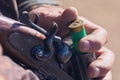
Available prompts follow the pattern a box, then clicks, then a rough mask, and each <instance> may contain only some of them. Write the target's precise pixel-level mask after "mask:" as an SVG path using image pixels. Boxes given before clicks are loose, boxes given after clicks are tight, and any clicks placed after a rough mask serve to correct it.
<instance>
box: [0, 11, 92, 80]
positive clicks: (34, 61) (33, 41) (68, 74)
mask: <svg viewBox="0 0 120 80" xmlns="http://www.w3.org/2000/svg"><path fill="white" fill-rule="evenodd" d="M35 16H36V15H35ZM37 19H38V18H37V16H36V20H37ZM20 21H21V23H20V22H17V21H14V20H12V19H9V18H6V17H4V16H0V37H1V38H0V42H1V44H2V46H3V47H4V49H5V50H6V51H5V52H7V53H6V55H8V56H10V57H11V58H12V59H13V60H15V62H16V63H18V64H19V65H20V66H22V67H24V68H27V69H30V70H32V71H33V72H34V73H35V74H36V75H37V76H38V77H39V78H40V80H92V79H89V78H88V77H87V75H86V69H87V66H88V65H89V63H90V62H91V61H92V60H94V58H93V55H92V56H90V55H88V54H85V55H84V54H83V55H82V56H81V55H76V50H75V48H74V46H72V45H71V44H67V43H66V42H64V41H63V40H62V39H61V38H60V37H59V36H56V35H55V34H56V32H57V30H58V25H57V24H56V23H55V22H54V23H53V28H52V29H51V31H50V32H49V33H48V32H47V31H46V30H44V29H43V28H42V27H40V26H38V25H36V24H35V23H34V22H32V21H31V20H30V18H29V15H28V13H27V12H26V11H25V12H23V14H22V16H21V17H20ZM73 23H75V22H73ZM22 26H26V27H30V28H32V29H35V30H37V31H39V32H41V33H42V34H44V35H45V36H46V39H45V40H40V39H38V38H35V37H33V36H31V35H28V34H25V33H23V32H20V31H18V30H17V29H16V27H22ZM3 34H4V35H3ZM79 40H80V39H79ZM73 44H74V41H73ZM80 56H81V57H80ZM86 56H87V57H86ZM87 58H88V59H87ZM85 77H86V78H85Z"/></svg>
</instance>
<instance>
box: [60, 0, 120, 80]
mask: <svg viewBox="0 0 120 80" xmlns="http://www.w3.org/2000/svg"><path fill="white" fill-rule="evenodd" d="M60 1H61V3H62V7H63V8H67V7H70V6H74V7H76V8H77V9H78V11H79V15H80V16H84V17H85V18H87V19H89V20H91V21H92V22H94V23H96V24H98V25H101V26H102V27H104V28H105V29H106V30H107V31H108V33H109V42H108V44H107V45H106V46H107V47H108V48H110V49H111V50H112V51H113V52H114V53H115V56H116V60H115V63H114V65H113V69H112V73H113V80H120V69H119V68H120V67H119V66H120V40H119V39H120V30H119V29H120V26H119V25H120V0H60ZM108 62H109V61H108Z"/></svg>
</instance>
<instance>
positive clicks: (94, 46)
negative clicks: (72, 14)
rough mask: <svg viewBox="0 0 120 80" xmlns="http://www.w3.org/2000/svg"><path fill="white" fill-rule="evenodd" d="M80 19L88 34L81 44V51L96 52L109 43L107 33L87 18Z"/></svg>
mask: <svg viewBox="0 0 120 80" xmlns="http://www.w3.org/2000/svg"><path fill="white" fill-rule="evenodd" d="M79 18H80V19H82V20H83V21H84V26H85V29H86V32H87V34H88V35H87V36H86V37H84V38H83V39H81V41H80V42H79V48H80V50H81V51H83V52H94V51H97V50H99V49H100V48H101V47H102V46H103V45H105V44H106V43H107V41H108V33H107V31H106V30H105V29H104V28H102V27H100V26H98V25H96V24H94V23H92V22H90V21H88V20H87V19H85V18H82V17H79Z"/></svg>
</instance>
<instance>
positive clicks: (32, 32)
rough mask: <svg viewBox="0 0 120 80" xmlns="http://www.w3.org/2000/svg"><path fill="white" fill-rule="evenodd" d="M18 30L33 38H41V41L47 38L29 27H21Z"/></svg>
mask: <svg viewBox="0 0 120 80" xmlns="http://www.w3.org/2000/svg"><path fill="white" fill-rule="evenodd" d="M17 30H18V31H19V32H22V33H24V34H28V35H31V36H33V37H35V38H39V39H45V38H46V37H45V35H43V34H42V33H40V32H38V31H36V30H34V29H31V28H29V27H25V26H19V27H17Z"/></svg>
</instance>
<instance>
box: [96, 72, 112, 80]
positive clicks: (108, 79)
mask: <svg viewBox="0 0 120 80" xmlns="http://www.w3.org/2000/svg"><path fill="white" fill-rule="evenodd" d="M95 80H112V73H111V71H109V72H108V73H107V74H106V75H105V76H103V77H99V78H96V79H95Z"/></svg>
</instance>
